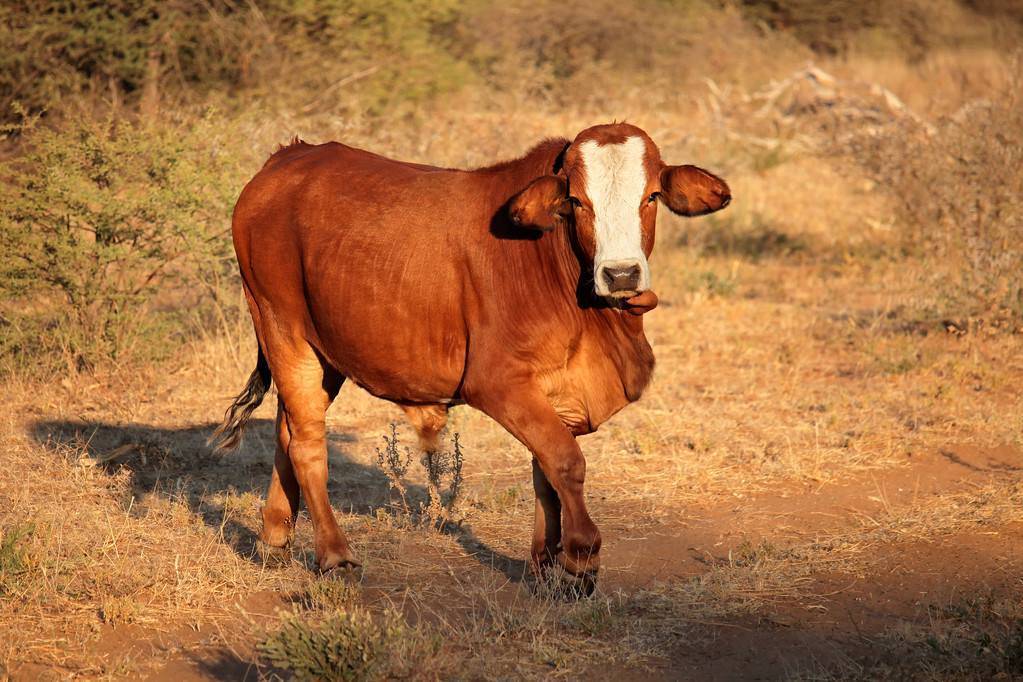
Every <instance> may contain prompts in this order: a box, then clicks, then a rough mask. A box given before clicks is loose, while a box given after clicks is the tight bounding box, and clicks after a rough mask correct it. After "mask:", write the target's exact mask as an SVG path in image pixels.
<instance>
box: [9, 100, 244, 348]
mask: <svg viewBox="0 0 1023 682" xmlns="http://www.w3.org/2000/svg"><path fill="white" fill-rule="evenodd" d="M20 132H21V133H22V135H23V140H24V142H25V144H26V145H27V149H26V151H25V153H24V155H23V156H21V157H20V158H17V159H15V160H12V161H9V162H7V163H5V164H3V165H2V166H0V176H2V181H3V184H4V193H5V201H4V202H3V205H2V206H0V249H2V251H3V254H4V255H3V258H2V259H0V295H2V296H3V298H4V300H5V304H4V305H3V306H2V307H0V353H2V354H4V355H6V356H15V357H21V358H25V359H34V360H35V361H38V360H40V359H41V358H42V356H44V355H47V356H49V357H51V358H52V357H58V358H59V357H64V358H66V359H67V360H68V361H69V362H72V363H74V364H76V365H79V366H81V365H95V364H96V363H99V362H103V361H107V360H124V359H126V358H130V357H131V356H133V355H135V354H137V353H139V352H140V351H144V352H143V355H148V356H152V355H154V354H159V353H160V352H165V351H166V350H167V348H168V344H166V343H157V341H158V340H159V339H160V338H163V337H165V336H166V334H167V333H168V331H169V330H170V329H173V328H175V327H177V328H180V323H175V324H171V323H172V321H173V320H174V318H175V316H180V315H182V314H185V312H184V311H194V310H195V309H196V307H197V306H198V304H200V303H204V302H206V303H208V302H209V301H210V299H211V296H215V295H216V291H215V290H214V288H213V287H212V283H213V282H214V281H216V280H217V278H219V277H222V276H223V275H224V274H225V273H229V272H232V271H233V266H231V265H229V263H230V261H229V257H230V254H231V250H230V249H231V245H230V239H229V237H228V230H229V220H228V215H229V210H230V206H231V203H232V200H233V197H234V194H235V192H236V191H237V190H238V188H239V187H241V182H240V178H239V177H238V176H237V172H236V163H235V162H234V161H233V160H232V158H231V156H230V154H228V153H227V152H226V151H225V150H224V149H222V148H218V146H217V144H216V131H215V129H214V127H213V125H212V122H211V121H210V120H207V119H204V120H200V121H198V122H192V126H191V127H190V129H185V128H184V127H183V126H180V127H179V126H174V125H167V124H166V123H165V124H164V125H162V126H160V127H155V126H147V125H143V124H133V123H129V122H125V121H123V120H114V119H113V118H111V117H108V118H105V119H101V120H98V121H97V120H91V119H89V118H86V117H76V118H72V119H70V120H69V121H68V123H67V124H66V125H65V126H62V127H60V128H50V127H43V126H39V125H28V126H27V127H24V128H22V129H20ZM143 342H145V343H143Z"/></svg>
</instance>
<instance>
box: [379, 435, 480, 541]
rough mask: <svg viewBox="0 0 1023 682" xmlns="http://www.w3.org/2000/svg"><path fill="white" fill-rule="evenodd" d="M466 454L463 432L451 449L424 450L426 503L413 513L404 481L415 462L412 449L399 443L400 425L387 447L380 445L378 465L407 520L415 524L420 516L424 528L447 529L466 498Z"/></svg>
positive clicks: (454, 439)
mask: <svg viewBox="0 0 1023 682" xmlns="http://www.w3.org/2000/svg"><path fill="white" fill-rule="evenodd" d="M463 461H464V453H463V451H462V444H461V441H460V440H459V434H457V433H456V434H454V436H453V437H452V439H451V449H450V450H441V449H438V450H433V451H426V452H424V453H423V455H422V457H421V458H420V460H419V463H420V464H421V465H422V466H423V469H425V471H426V482H427V485H426V488H427V490H426V493H427V496H428V499H427V501H426V502H420V504H419V507H418V510H416V511H415V513H413V508H412V506H411V505H410V504H409V499H408V493H409V490H408V485H407V484H406V482H405V481H404V480H403V479H404V477H405V476H406V474H407V473H408V470H409V467H410V466H411V464H412V449H411V448H409V447H407V446H403V445H401V444H400V442H399V437H398V426H397V424H394V423H392V424H391V427H390V435H385V436H384V447H383V448H377V466H378V467H379V468H380V470H381V471H382V472H383V473H384V476H386V477H387V484H388V487H389V488H390V489H391V490H393V491H395V492H397V493H398V497H399V499H400V500H401V512H402V516H403V517H404V519H406V520H407V521H408V522H409V523H414V522H415V521H414V519H413V516H416V517H418V521H419V523H421V524H422V525H423V526H424V527H429V528H436V529H438V530H443V529H444V526H445V525H446V524H447V523H448V522H450V521H452V520H454V519H455V518H456V517H457V515H458V506H459V503H460V502H461V499H462V480H463V479H462V464H463Z"/></svg>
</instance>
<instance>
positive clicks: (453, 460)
mask: <svg viewBox="0 0 1023 682" xmlns="http://www.w3.org/2000/svg"><path fill="white" fill-rule="evenodd" d="M463 459H464V457H463V454H462V444H461V443H460V442H459V435H458V434H457V433H456V434H455V435H454V436H453V437H452V441H451V450H437V451H435V452H430V451H427V452H424V453H423V458H422V460H421V462H422V465H423V467H424V468H425V469H426V478H427V481H428V486H427V489H428V492H429V495H430V501H429V503H427V505H426V506H425V507H424V508H423V509H422V510H421V511H422V512H423V516H424V517H425V518H426V522H427V524H428V525H429V526H430V527H435V528H439V529H441V530H443V529H444V524H446V523H447V522H448V521H450V520H452V519H453V518H454V516H455V514H456V513H457V506H458V503H459V502H460V501H461V493H462V462H463ZM444 479H448V482H447V486H446V487H447V490H446V491H445V490H444V488H445V485H444Z"/></svg>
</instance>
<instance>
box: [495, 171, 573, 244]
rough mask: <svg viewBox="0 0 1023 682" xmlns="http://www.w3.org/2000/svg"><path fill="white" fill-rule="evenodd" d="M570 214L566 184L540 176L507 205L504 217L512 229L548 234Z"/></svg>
mask: <svg viewBox="0 0 1023 682" xmlns="http://www.w3.org/2000/svg"><path fill="white" fill-rule="evenodd" d="M571 214H572V206H571V204H569V203H568V183H566V182H565V179H564V178H562V177H559V176H557V175H544V176H542V177H539V178H537V179H536V180H533V182H531V183H529V185H528V186H527V187H526V189H524V190H522V191H521V192H519V193H518V194H516V195H515V196H514V197H512V200H511V202H510V203H509V204H508V215H509V216H510V217H511V221H512V222H513V223H514V224H516V225H521V226H523V227H531V228H534V229H537V230H543V231H544V232H548V231H550V230H553V229H554V228H555V227H558V226H559V225H561V224H562V223H563V222H564V221H565V220H566V219H567V218H568V216H570V215H571Z"/></svg>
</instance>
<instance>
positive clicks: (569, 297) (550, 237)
mask: <svg viewBox="0 0 1023 682" xmlns="http://www.w3.org/2000/svg"><path fill="white" fill-rule="evenodd" d="M567 144H568V141H567V140H547V141H545V142H542V143H541V144H539V145H537V146H536V147H534V148H533V149H532V150H531V151H530V152H529V153H528V154H526V155H525V156H524V157H522V158H521V159H518V160H516V161H511V162H506V163H503V164H500V165H499V166H495V167H493V168H492V169H488V170H491V171H493V172H494V175H493V176H492V177H493V178H494V180H495V187H494V190H495V193H494V201H493V204H494V209H495V212H496V213H499V212H500V211H502V210H503V209H504V207H505V206H506V204H507V202H508V201H509V200H510V199H511V198H512V197H513V196H514V195H515V194H517V193H518V192H520V191H521V190H522V189H524V188H525V187H526V186H527V185H528V184H529V183H530V182H532V181H533V180H535V179H536V178H538V177H541V176H543V175H549V174H552V173H553V172H554V170H555V166H556V164H557V160H558V157H559V156H560V155H561V154H562V153H563V151H564V149H565V146H566V145H567ZM500 220H501V218H499V219H498V222H500ZM504 228H505V229H508V230H509V234H511V235H514V234H515V231H521V229H522V228H519V227H514V226H511V225H510V223H506V224H505V225H504ZM499 229H500V228H499ZM528 241H529V243H530V244H531V245H532V246H533V248H529V249H522V250H517V251H518V253H520V254H521V256H522V257H524V258H526V259H528V260H529V261H531V262H524V263H522V264H521V265H522V269H517V270H516V272H519V273H522V272H530V273H536V274H537V275H539V276H535V277H534V276H531V278H530V287H535V301H542V302H543V304H542V305H539V306H537V307H536V314H538V315H544V316H552V315H553V316H557V317H559V318H561V319H563V320H565V321H566V322H569V327H570V328H574V329H576V330H577V331H578V332H579V333H582V334H586V335H588V336H589V335H594V336H596V337H597V339H598V340H599V341H600V343H601V345H602V346H603V348H604V350H605V352H606V354H607V356H608V358H610V359H611V361H612V362H613V363H614V365H615V367H616V369H617V371H618V375H619V377H620V378H621V380H622V386H623V389H624V391H625V394H626V397H627V398H628V399H629V400H630V401H631V400H635V399H637V398H638V397H639V394H640V393H641V392H642V391H643V389H644V388H645V386H646V384H647V382H648V381H649V379H650V375H651V372H652V369H653V352H652V351H651V349H650V344H649V343H648V342H647V340H646V337H645V336H644V334H643V322H642V317H637V316H634V315H630V314H628V313H625V312H623V311H621V310H618V309H614V308H610V307H608V306H607V304H606V303H604V302H602V301H601V300H600V299H598V298H597V297H596V296H595V295H594V294H593V276H592V273H591V272H590V271H591V268H589V267H586V268H584V267H583V266H582V264H581V262H580V255H579V251H578V248H577V247H576V245H575V244H574V242H573V235H572V232H571V230H569V229H564V228H562V229H556V230H554V231H552V232H549V233H546V234H544V235H543V236H542V237H539V238H534V239H529V240H528Z"/></svg>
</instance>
